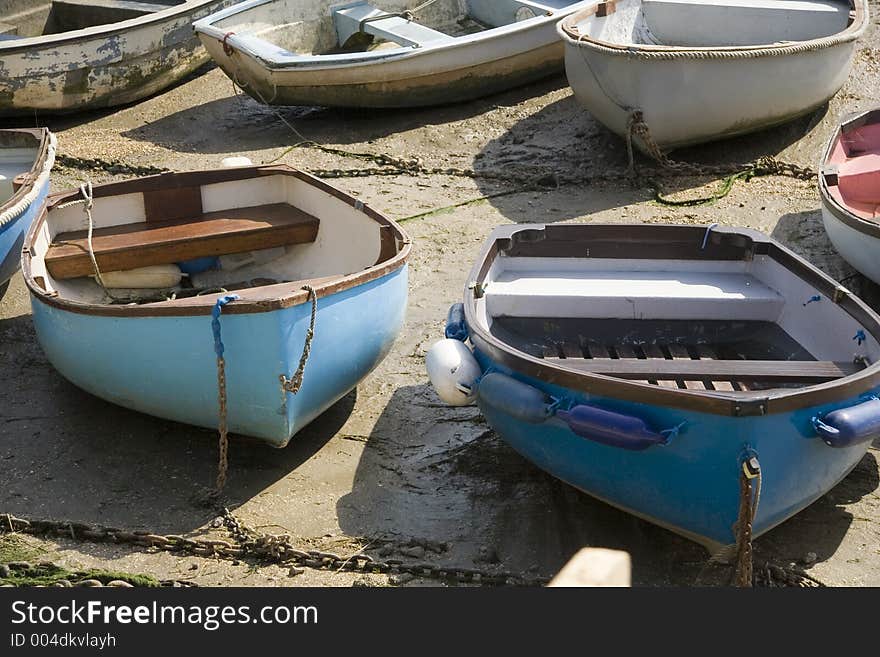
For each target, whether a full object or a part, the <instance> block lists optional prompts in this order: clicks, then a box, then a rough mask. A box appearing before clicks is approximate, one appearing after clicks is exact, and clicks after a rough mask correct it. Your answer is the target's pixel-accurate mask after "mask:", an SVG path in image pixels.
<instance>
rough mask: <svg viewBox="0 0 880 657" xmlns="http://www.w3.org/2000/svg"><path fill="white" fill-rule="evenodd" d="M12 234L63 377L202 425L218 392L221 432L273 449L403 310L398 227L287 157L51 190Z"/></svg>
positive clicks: (364, 360) (318, 408)
mask: <svg viewBox="0 0 880 657" xmlns="http://www.w3.org/2000/svg"><path fill="white" fill-rule="evenodd" d="M89 199H91V200H89ZM84 210H87V212H84ZM90 225H91V227H92V229H93V234H92V236H91V240H90V239H89V234H88V232H89V226H90ZM26 244H27V247H28V254H27V255H26V257H25V258H24V259H23V273H24V275H25V280H26V282H27V285H28V287H29V289H30V292H31V299H32V307H33V318H34V324H35V326H36V331H37V337H38V338H39V341H40V344H41V345H42V347H43V349H44V351H45V352H46V354H47V356H48V358H49V360H50V361H51V362H52V364H53V365H54V366H55V368H56V369H57V370H58V371H59V372H60V373H61V374H63V375H64V376H65V377H66V378H67V379H69V380H70V381H71V382H73V383H74V384H76V385H78V386H80V387H81V388H83V389H85V390H87V391H89V392H91V393H92V394H95V395H97V396H99V397H102V398H104V399H107V400H109V401H112V402H114V403H117V404H120V405H122V406H126V407H128V408H132V409H135V410H138V411H141V412H144V413H149V414H152V415H156V416H159V417H163V418H168V419H171V420H177V421H180V422H186V423H189V424H194V425H198V426H203V427H217V426H218V401H217V400H218V390H220V391H221V398H224V399H223V400H222V402H221V409H220V413H219V415H220V416H221V417H222V416H223V415H225V421H226V424H227V426H228V430H229V431H230V432H234V433H239V434H245V435H249V436H254V437H257V438H261V439H263V440H265V441H266V442H268V443H270V444H272V445H274V446H278V447H282V446H284V445H285V444H287V442H288V441H289V440H290V438H291V437H292V436H293V435H294V434H295V433H296V432H297V431H299V430H300V429H301V428H303V427H304V426H305V425H306V424H308V423H309V422H311V421H312V420H313V419H315V418H316V417H317V416H318V415H319V414H320V413H322V412H323V411H325V410H326V409H327V408H329V407H330V406H331V405H332V404H334V403H335V402H336V401H337V400H339V399H340V398H341V397H342V396H344V395H345V394H346V393H348V392H349V391H350V390H352V389H353V388H354V387H355V386H356V385H357V384H358V382H359V381H361V379H363V378H364V377H365V376H366V375H367V374H369V373H370V372H371V371H372V370H373V368H375V367H376V365H378V364H379V362H381V360H382V359H383V358H384V357H385V355H386V354H387V353H388V351H389V350H390V348H391V346H392V343H393V342H394V340H395V338H396V336H397V334H398V332H399V330H400V328H401V326H402V324H403V320H404V314H405V309H406V300H407V265H406V262H407V259H408V256H409V252H410V241H409V238H408V237H407V236H406V235H405V234H404V233H403V231H402V230H401V229H400V228H399V227H398V226H397V225H395V224H394V223H393V222H391V221H390V220H389V219H387V218H386V217H384V216H383V215H381V214H379V213H378V212H376V211H375V210H373V209H371V208H369V207H367V206H365V205H364V204H363V203H362V202H360V201H358V200H355V199H354V198H352V197H350V196H348V195H347V194H344V193H342V192H340V191H339V190H337V189H335V188H333V187H331V186H330V185H327V184H325V183H323V182H321V181H320V180H318V179H316V178H314V177H312V176H310V175H308V174H305V173H302V172H299V171H296V170H294V169H291V168H289V167H286V166H268V167H245V168H234V169H225V170H215V171H200V172H190V173H181V174H166V175H162V176H152V177H149V178H142V179H137V180H131V181H126V182H122V183H114V184H108V185H102V186H99V187H95V188H94V190H90V188H88V187H84V188H82V189H81V190H80V191H79V192H71V193H65V194H60V195H55V196H53V197H51V199H50V202H49V204H48V206H47V209H46V211H45V212H44V213H43V214H42V215H41V216H40V217H39V218H38V219H37V221H36V222H35V223H34V226H33V228H32V230H31V232H30V233H29V235H28V238H27V240H26ZM96 269H97V272H99V273H96ZM212 320H213V321H212ZM220 363H222V364H223V368H220V367H219V365H220ZM303 365H304V369H303ZM221 370H223V373H225V382H224V381H222V380H221V377H219V376H218V374H219V373H220V371H221ZM224 407H225V413H224V412H223V409H224ZM221 426H222V425H221Z"/></svg>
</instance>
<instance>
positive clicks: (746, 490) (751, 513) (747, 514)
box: [734, 455, 761, 588]
mask: <svg viewBox="0 0 880 657" xmlns="http://www.w3.org/2000/svg"><path fill="white" fill-rule="evenodd" d="M752 481H755V492H754V494H753V493H752ZM760 501H761V464H760V463H759V462H758V457H757V456H754V455H753V456H749V457H747V458H745V459H743V461H742V463H741V466H740V473H739V512H738V514H737V519H736V525H735V527H736V571H735V573H734V578H735V581H736V585H737V586H738V587H741V588H750V587H751V586H752V585H753V581H754V580H753V563H754V555H753V550H752V524H753V523H754V522H755V516H756V514H757V513H758V504H759V503H760Z"/></svg>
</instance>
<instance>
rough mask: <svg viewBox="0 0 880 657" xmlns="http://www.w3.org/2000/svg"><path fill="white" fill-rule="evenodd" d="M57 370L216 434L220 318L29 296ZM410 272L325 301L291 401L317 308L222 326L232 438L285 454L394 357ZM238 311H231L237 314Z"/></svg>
mask: <svg viewBox="0 0 880 657" xmlns="http://www.w3.org/2000/svg"><path fill="white" fill-rule="evenodd" d="M31 300H32V309H33V318H34V326H35V328H36V333H37V338H38V340H39V342H40V344H41V345H42V347H43V350H44V351H45V353H46V355H47V357H48V358H49V361H50V362H51V363H52V365H53V366H54V367H55V369H57V370H58V372H60V373H61V374H62V375H63V376H64V377H65V378H66V379H68V380H69V381H70V382H71V383H73V384H75V385H77V386H79V387H80V388H83V389H84V390H86V391H88V392H90V393H92V394H94V395H96V396H98V397H101V398H103V399H106V400H107V401H110V402H113V403H116V404H119V405H120V406H125V407H127V408H131V409H133V410H136V411H140V412H143V413H148V414H150V415H155V416H157V417H162V418H166V419H169V420H175V421H178V422H184V423H187V424H193V425H196V426H201V427H206V428H216V427H217V422H218V415H217V413H218V396H217V395H218V388H217V369H216V356H215V354H214V340H213V337H212V332H211V318H210V316H207V315H196V316H185V315H183V316H168V317H163V316H151V317H113V316H105V315H90V314H85V313H80V312H74V311H70V310H66V309H62V308H59V307H56V306H51V305H48V304H46V303H44V302H43V301H41V300H40V299H39V298H37V297H35V296H33V295H32V296H31ZM406 300H407V268H406V266H405V265H404V266H402V267H400V268H398V269H395V270H394V271H392V272H390V273H388V274H386V275H384V276H381V277H379V278H377V279H374V280H372V281H369V282H366V283H363V284H361V285H358V286H355V287H352V288H349V289H345V290H342V291H340V292H336V293H333V294H330V295H327V296H324V297H321V298H320V299H319V300H318V313H317V319H316V324H315V335H314V340H313V342H312V347H311V354H310V356H309V360H308V363H307V365H306V368H305V376H304V379H303V384H302V388H301V389H300V391H299V392H298V393H297V394H295V395H294V394H291V393H289V392H285V391H283V389H282V388H281V382H280V379H279V377H280V376H282V375H285V376H287V377H290V376H292V374H293V372H294V371H295V370H296V368H297V365H298V364H299V360H300V356H301V354H302V349H303V344H304V341H305V336H306V332H307V330H308V327H309V318H310V313H311V306H310V304H309V303H305V304H298V305H295V306H292V307H287V308H281V309H277V310H271V311H267V312H254V313H242V314H237V313H231V314H224V315H222V316H221V318H220V323H221V331H222V339H223V343H224V345H225V360H226V380H227V399H228V411H227V418H228V426H229V431H230V432H232V433H239V434H243V435H248V436H253V437H256V438H260V439H262V440H264V441H266V442H267V443H269V444H271V445H273V446H275V447H283V446H284V445H286V444H287V442H288V441H289V440H290V438H291V437H292V436H293V435H294V434H296V432H297V431H299V430H300V429H302V428H303V427H304V426H306V425H307V424H308V423H309V422H311V421H312V420H314V419H315V418H316V417H317V416H318V415H320V414H321V413H322V412H324V411H325V410H327V409H328V408H329V407H330V406H332V405H333V404H334V403H335V402H337V401H338V400H339V399H341V398H342V397H343V396H344V395H346V394H347V393H348V392H350V391H351V390H352V389H353V388H354V387H355V386H357V384H358V383H359V382H360V381H361V380H362V379H363V378H364V377H365V376H367V375H368V374H369V373H370V372H371V371H372V370H373V369H374V368H375V367H376V366H377V365H378V364H379V363H380V362H381V361H382V359H383V358H384V357H385V356H386V355H387V353H388V352H389V350H390V349H391V346H392V344H393V343H394V340H395V339H396V337H397V335H398V333H399V332H400V329H401V327H402V325H403V321H404V315H405V311H406ZM233 303H234V302H233Z"/></svg>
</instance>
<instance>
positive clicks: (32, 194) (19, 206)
mask: <svg viewBox="0 0 880 657" xmlns="http://www.w3.org/2000/svg"><path fill="white" fill-rule="evenodd" d="M57 146H58V140H57V138H56V137H55V135H54V134H52V133H51V132H50V133H49V146H48V148H47V149H46V159H45V160H44V161H43V167H42V168H41V169H40V172H39V173H38V174H37V177H36V178H35V179H34V181H33V182H32V183H31V188H30V190H28V192H27V193H26V194H25V195H24V196H22V197H21V198H20V199H18V201H16V202H15V203H14V204H13V205H11V206H9V207H8V208H6V209H5V210H3V212H0V227H3V226H5V225H6V224H8V223H9V222H10V221H13V220H14V219H18V218H19V217H20V216H21V215H23V214H24V213H25V212H26V211H27V209H28V208H29V207H30V205H31V203H33V202H34V201H35V200H36V199H37V197H38V196H39V195H40V192H41V190H42V187H43V184H44V183H45V182H46V181H48V180H49V175H50V173H51V172H52V167H53V166H54V165H55V151H56V150H57Z"/></svg>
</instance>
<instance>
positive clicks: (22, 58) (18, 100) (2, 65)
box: [0, 0, 234, 116]
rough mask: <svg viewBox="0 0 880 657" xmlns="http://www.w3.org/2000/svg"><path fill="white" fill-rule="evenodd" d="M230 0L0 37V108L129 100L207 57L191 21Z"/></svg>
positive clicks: (0, 111)
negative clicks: (105, 22) (76, 27)
mask: <svg viewBox="0 0 880 657" xmlns="http://www.w3.org/2000/svg"><path fill="white" fill-rule="evenodd" d="M233 3H234V0H193V1H191V2H188V3H186V4H184V5H180V6H176V7H173V8H170V9H168V10H164V11H161V12H157V13H156V14H152V15H149V16H145V17H141V18H135V19H131V20H127V21H121V22H119V23H115V24H109V25H100V26H97V27H91V28H86V29H83V30H76V31H72V32H64V33H61V34H53V35H46V36H40V37H31V38H22V39H13V40H9V41H3V42H0V116H16V115H24V114H32V113H33V112H46V113H66V112H75V111H83V110H89V109H100V108H105V107H112V106H115V105H122V104H125V103H131V102H134V101H137V100H140V99H142V98H145V97H147V96H150V95H152V94H154V93H157V92H158V91H161V90H162V89H165V88H166V87H168V86H170V85H172V84H174V83H175V82H177V81H179V80H180V79H181V78H183V77H184V76H186V75H188V74H189V73H191V72H193V71H194V70H195V69H197V68H198V67H199V66H201V65H203V64H204V63H205V62H207V61H208V55H207V53H206V52H205V50H204V49H203V48H202V47H201V45H200V44H199V41H198V38H196V36H195V35H194V34H193V32H192V27H191V23H192V22H193V21H194V20H197V19H199V18H202V17H204V16H207V15H208V14H210V13H211V12H213V11H216V10H218V9H222V8H224V7H227V6H229V5H232V4H233Z"/></svg>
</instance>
